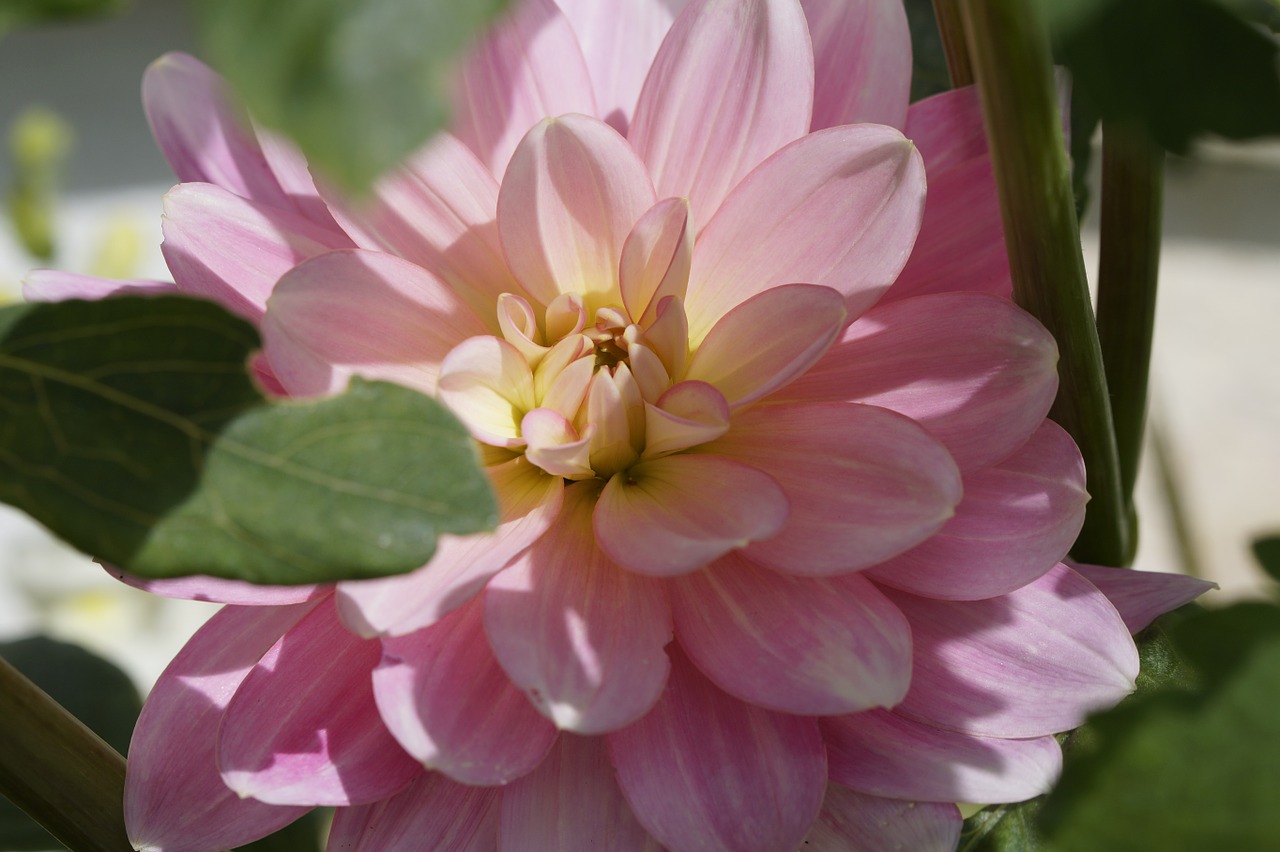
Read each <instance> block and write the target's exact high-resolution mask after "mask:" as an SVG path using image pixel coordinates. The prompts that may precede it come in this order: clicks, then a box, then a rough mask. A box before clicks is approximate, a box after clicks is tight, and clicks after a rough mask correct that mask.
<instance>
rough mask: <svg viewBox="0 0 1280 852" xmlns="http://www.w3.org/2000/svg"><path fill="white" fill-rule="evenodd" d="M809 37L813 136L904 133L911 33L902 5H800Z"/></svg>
mask: <svg viewBox="0 0 1280 852" xmlns="http://www.w3.org/2000/svg"><path fill="white" fill-rule="evenodd" d="M800 5H801V6H803V7H804V16H805V18H806V19H807V20H808V22H809V33H810V35H812V36H813V66H814V67H813V76H814V80H813V122H812V124H811V125H810V127H811V129H813V130H822V129H823V128H824V127H835V126H836V125H839V124H860V123H863V122H866V123H870V124H887V125H889V126H890V127H902V125H903V123H904V122H905V121H906V117H907V102H908V100H909V97H910V94H911V31H910V29H909V28H908V26H907V14H906V9H905V8H904V7H903V4H902V3H901V2H900V0H800Z"/></svg>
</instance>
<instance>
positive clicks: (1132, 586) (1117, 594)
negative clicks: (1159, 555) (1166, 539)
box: [1071, 563, 1218, 633]
mask: <svg viewBox="0 0 1280 852" xmlns="http://www.w3.org/2000/svg"><path fill="white" fill-rule="evenodd" d="M1071 567H1072V569H1073V570H1074V571H1075V572H1076V573H1077V574H1079V575H1080V576H1082V577H1084V578H1085V579H1086V580H1088V581H1089V582H1090V583H1092V584H1093V585H1095V586H1097V587H1098V591H1100V592H1102V593H1103V594H1104V595H1106V596H1107V600H1109V601H1111V604H1112V605H1113V606H1114V607H1115V608H1116V609H1117V610H1119V612H1120V617H1121V618H1123V619H1124V626H1125V627H1127V628H1129V632H1130V633H1137V632H1138V631H1139V630H1142V629H1143V628H1145V627H1146V626H1147V625H1149V624H1150V623H1151V622H1153V621H1155V620H1156V619H1157V618H1158V617H1160V616H1162V615H1164V614H1165V613H1166V612H1169V611H1170V610H1175V609H1177V608H1178V607H1180V606H1182V605H1183V604H1185V603H1190V602H1191V601H1193V600H1195V599H1196V598H1198V597H1200V596H1201V595H1203V594H1204V593H1205V592H1207V591H1209V590H1210V589H1216V588H1218V584H1217V583H1211V582H1209V581H1208V580H1201V579H1199V578H1198V577H1188V576H1186V575H1185V574H1162V573H1159V572H1156V571H1134V570H1131V569H1128V568H1107V567H1106V566H1103V565H1078V564H1074V563H1073V564H1072V565H1071Z"/></svg>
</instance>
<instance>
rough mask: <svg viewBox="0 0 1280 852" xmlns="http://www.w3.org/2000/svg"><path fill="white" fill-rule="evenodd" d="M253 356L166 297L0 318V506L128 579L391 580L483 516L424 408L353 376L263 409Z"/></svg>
mask: <svg viewBox="0 0 1280 852" xmlns="http://www.w3.org/2000/svg"><path fill="white" fill-rule="evenodd" d="M257 347H258V337H257V333H256V331H255V330H254V329H253V327H252V326H250V325H249V324H248V323H247V322H245V321H244V320H241V319H238V318H236V317H233V316H231V315H230V314H228V313H227V312H226V311H224V310H223V309H222V308H220V307H218V306H216V305H214V304H212V303H208V302H201V301H196V300H192V299H184V298H180V297H163V298H153V299H147V298H119V299H107V300H103V301H99V302H60V303H56V304H43V305H18V306H13V307H9V308H4V309H0V500H2V501H4V502H7V503H10V504H12V505H14V506H17V507H18V508H20V509H22V510H23V511H25V512H27V513H28V514H30V515H31V516H32V517H34V518H35V519H36V520H38V521H40V522H41V523H43V524H44V525H45V526H47V527H48V528H49V529H50V530H52V531H53V532H54V533H55V534H57V535H59V536H61V537H62V538H64V539H65V540H66V541H68V542H70V543H71V544H72V545H74V546H76V547H78V548H80V549H81V550H83V551H85V552H86V553H90V554H92V555H94V556H95V557H97V558H99V559H102V560H104V561H106V562H109V563H111V564H114V565H117V566H119V567H121V568H123V569H125V570H127V571H131V572H133V573H136V574H140V575H143V576H148V577H171V576H180V575H187V574H210V575H214V576H219V577H229V578H235V579H242V580H249V581H251V582H258V583H282V584H283V583H311V582H321V581H328V580H337V579H342V578H359V577H377V576H382V575H386V574H395V573H401V572H405V571H409V570H411V569H413V568H416V567H418V566H420V565H422V564H423V563H425V562H426V561H427V559H428V558H429V557H430V556H431V554H432V553H433V552H434V549H435V542H436V536H437V535H439V534H440V533H445V532H448V533H469V532H475V531H477V530H481V529H485V528H488V527H491V526H492V525H493V524H494V523H495V520H496V507H495V504H494V500H493V495H492V493H491V491H490V488H489V484H488V480H487V479H486V477H485V476H484V474H483V472H482V471H481V470H480V469H479V466H478V463H477V462H478V459H477V457H476V451H475V448H474V443H473V441H472V440H471V438H470V437H469V436H468V435H467V433H466V431H465V430H464V429H463V427H462V425H461V424H459V423H458V421H457V420H456V419H455V418H454V417H453V416H452V415H451V414H450V413H449V412H448V411H447V410H446V409H445V408H444V407H443V406H441V405H440V404H438V403H437V402H435V401H434V400H432V399H429V398H428V397H425V396H423V395H421V394H419V393H416V392H414V391H410V390H408V389H406V388H402V387H399V386H397V385H392V384H387V383H381V382H364V381H353V382H352V384H351V387H350V388H348V390H347V391H346V392H345V393H343V394H341V395H339V396H335V397H330V398H327V399H322V400H315V401H300V402H298V401H276V402H268V401H267V400H266V399H264V398H263V396H262V394H261V393H260V392H259V390H258V389H257V387H256V386H255V385H254V384H253V382H252V381H251V380H250V379H249V377H248V375H247V374H246V370H245V364H246V361H247V359H248V357H249V356H250V354H251V353H252V352H253V351H254V350H255V349H257Z"/></svg>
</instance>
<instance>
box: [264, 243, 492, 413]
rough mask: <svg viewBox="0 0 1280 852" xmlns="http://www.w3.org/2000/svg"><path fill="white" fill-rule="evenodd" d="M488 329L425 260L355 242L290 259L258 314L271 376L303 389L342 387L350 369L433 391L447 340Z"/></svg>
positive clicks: (292, 390) (291, 387)
mask: <svg viewBox="0 0 1280 852" xmlns="http://www.w3.org/2000/svg"><path fill="white" fill-rule="evenodd" d="M486 331H487V329H486V328H485V326H484V324H483V323H481V322H480V320H479V319H478V318H477V317H476V315H475V314H474V313H472V311H471V310H470V309H469V308H468V307H467V306H466V305H464V304H463V303H462V301H461V300H460V299H458V297H457V296H455V295H454V294H453V292H452V291H450V290H449V288H448V287H447V286H445V285H444V284H443V283H442V282H441V281H440V280H439V279H437V278H436V277H435V276H433V275H432V274H431V273H429V272H427V271H426V270H425V269H423V268H421V267H419V266H415V265H413V264H412V263H409V262H408V261H405V260H401V259H400V258H398V257H394V256H392V255H389V254H381V253H379V252H372V251H362V250H359V249H349V250H347V251H338V252H330V253H329V254H326V255H322V256H320V257H317V258H314V259H313V260H311V261H308V262H307V263H303V264H300V265H298V266H296V267H294V268H293V269H291V270H290V271H289V272H288V273H286V274H285V276H284V277H283V278H281V279H280V283H279V284H278V285H276V289H275V292H274V293H273V294H272V296H271V302H270V304H269V306H268V310H267V314H266V316H265V317H264V319H263V322H262V336H263V342H264V346H265V350H266V353H267V358H268V359H269V360H270V362H271V366H272V368H273V369H274V371H275V374H276V376H277V377H278V378H279V379H280V382H281V383H282V384H283V385H284V386H285V387H286V388H288V389H289V392H290V393H292V394H295V395H301V396H312V395H316V394H325V393H333V392H336V391H339V390H341V389H342V388H344V387H346V385H347V381H348V380H349V379H350V378H351V376H353V375H358V376H363V377H365V378H370V379H386V380H388V381H394V382H398V383H400V384H403V385H407V386H409V387H412V388H415V389H418V390H421V391H423V392H425V393H433V392H434V391H435V387H436V379H437V376H438V375H439V371H440V365H441V362H442V361H444V357H445V355H446V354H448V352H449V350H450V349H452V348H453V347H454V346H456V345H457V344H458V343H460V342H461V341H463V340H464V339H466V338H468V337H470V336H472V335H481V334H484V333H485V332H486Z"/></svg>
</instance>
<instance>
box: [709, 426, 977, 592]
mask: <svg viewBox="0 0 1280 852" xmlns="http://www.w3.org/2000/svg"><path fill="white" fill-rule="evenodd" d="M704 449H705V450H706V451H707V452H712V453H716V454H718V455H723V456H727V457H728V458H731V459H734V460H735V461H738V462H741V463H743V464H746V465H750V466H751V467H753V468H758V469H759V470H762V471H764V472H765V473H767V474H768V475H769V476H771V477H773V479H775V480H776V481H777V482H778V484H779V485H781V486H782V491H783V493H784V494H786V497H787V501H788V502H789V503H790V505H791V512H790V514H789V515H788V516H787V523H786V526H784V527H783V528H782V531H781V532H779V533H778V534H777V535H775V536H773V537H772V538H769V539H767V540H762V541H756V542H753V543H752V544H751V546H750V547H749V548H748V549H747V551H746V555H747V556H748V557H749V558H750V559H752V560H753V561H756V562H759V563H761V564H763V565H767V566H769V567H770V568H775V569H777V570H779V571H785V572H787V573H789V574H803V575H829V574H840V573H844V572H847V571H856V570H859V569H862V568H866V567H868V566H870V565H875V564H876V563H877V562H883V561H884V560H885V559H888V558H889V557H891V556H896V555H897V554H899V553H902V552H903V551H904V550H906V549H908V548H910V547H913V546H915V545H916V544H919V543H920V542H921V541H923V540H924V539H926V538H928V537H929V536H930V535H932V534H933V533H934V532H936V531H937V530H938V529H939V528H941V527H942V525H943V524H944V523H946V521H947V520H948V519H949V518H950V517H951V515H952V514H953V512H954V509H955V505H956V504H957V503H959V502H960V497H961V487H960V474H959V472H958V471H957V470H956V467H955V463H954V462H952V461H951V457H950V456H949V455H947V452H946V450H944V449H943V448H942V446H941V445H940V444H938V442H937V441H935V440H934V439H933V438H932V437H931V436H930V435H929V434H928V433H927V432H925V430H923V429H921V428H920V427H919V426H917V425H916V424H915V423H912V422H911V421H910V420H908V419H907V418H905V417H902V416H901V415H898V414H895V413H894V412H892V411H887V410H885V409H883V408H876V407H874V406H869V405H856V404H849V403H843V404H842V403H820V404H814V405H793V404H787V405H762V406H757V407H756V408H752V409H750V410H748V411H745V412H743V413H741V414H739V415H738V416H737V417H736V418H735V419H734V423H733V427H732V428H731V429H730V430H729V433H728V434H727V435H725V436H724V437H723V438H720V439H719V440H717V441H714V442H712V443H710V444H707V445H705V448H704Z"/></svg>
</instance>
